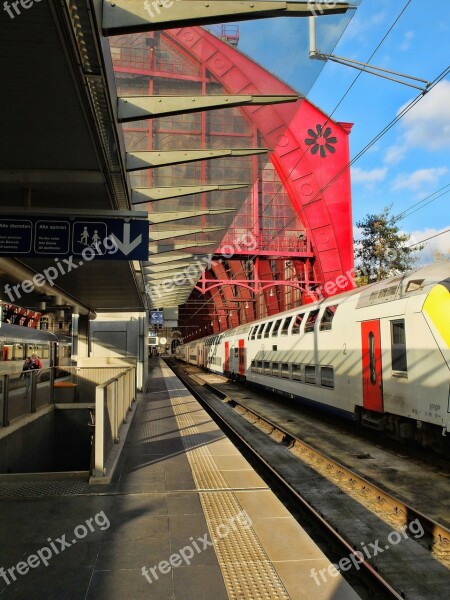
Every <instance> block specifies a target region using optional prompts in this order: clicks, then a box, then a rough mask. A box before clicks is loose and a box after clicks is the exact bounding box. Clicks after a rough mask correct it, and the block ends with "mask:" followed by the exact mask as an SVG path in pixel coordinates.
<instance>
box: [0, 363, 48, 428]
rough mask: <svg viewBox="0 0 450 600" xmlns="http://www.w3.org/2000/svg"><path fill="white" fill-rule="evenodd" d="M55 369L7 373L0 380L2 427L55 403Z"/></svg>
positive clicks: (0, 421) (0, 424) (0, 423)
mask: <svg viewBox="0 0 450 600" xmlns="http://www.w3.org/2000/svg"><path fill="white" fill-rule="evenodd" d="M55 377H56V373H55V369H54V368H47V369H38V370H34V371H27V372H25V373H7V374H4V375H1V378H0V426H1V427H8V425H9V424H10V423H11V421H14V420H16V419H19V418H20V417H24V416H26V415H30V414H33V413H35V412H37V411H38V410H39V409H40V408H43V407H45V406H50V405H52V404H53V403H54V382H55Z"/></svg>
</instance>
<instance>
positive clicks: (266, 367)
mask: <svg viewBox="0 0 450 600" xmlns="http://www.w3.org/2000/svg"><path fill="white" fill-rule="evenodd" d="M264 375H270V362H265V363H264Z"/></svg>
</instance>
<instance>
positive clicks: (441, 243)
mask: <svg viewBox="0 0 450 600" xmlns="http://www.w3.org/2000/svg"><path fill="white" fill-rule="evenodd" d="M447 229H450V225H447V226H446V227H443V228H442V229H433V228H428V229H423V230H418V231H413V232H412V234H411V239H410V241H409V242H408V245H410V244H415V243H418V242H421V241H422V240H427V239H428V238H432V239H430V240H429V241H427V242H425V248H424V249H423V250H420V252H419V254H418V256H419V260H420V262H422V263H424V264H427V263H430V262H432V261H433V252H438V253H439V254H440V255H443V257H444V258H447V259H450V231H447ZM444 231H445V232H446V233H443V232H444ZM434 236H436V237H434Z"/></svg>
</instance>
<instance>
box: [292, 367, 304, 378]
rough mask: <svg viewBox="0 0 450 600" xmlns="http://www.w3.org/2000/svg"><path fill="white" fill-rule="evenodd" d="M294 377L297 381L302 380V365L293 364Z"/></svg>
mask: <svg viewBox="0 0 450 600" xmlns="http://www.w3.org/2000/svg"><path fill="white" fill-rule="evenodd" d="M292 379H295V381H301V380H302V365H292Z"/></svg>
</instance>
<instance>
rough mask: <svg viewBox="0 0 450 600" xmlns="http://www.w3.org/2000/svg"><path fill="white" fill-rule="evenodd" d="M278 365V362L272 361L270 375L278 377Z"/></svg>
mask: <svg viewBox="0 0 450 600" xmlns="http://www.w3.org/2000/svg"><path fill="white" fill-rule="evenodd" d="M278 367H279V363H277V362H274V363H272V375H273V376H274V377H278V371H279V368H278Z"/></svg>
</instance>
